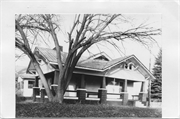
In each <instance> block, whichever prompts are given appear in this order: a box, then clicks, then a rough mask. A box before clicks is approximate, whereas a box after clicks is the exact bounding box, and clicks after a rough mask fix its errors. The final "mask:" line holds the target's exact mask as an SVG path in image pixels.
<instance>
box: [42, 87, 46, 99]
mask: <svg viewBox="0 0 180 119" xmlns="http://www.w3.org/2000/svg"><path fill="white" fill-rule="evenodd" d="M45 92H46V91H45V89H44V88H42V89H41V102H44V98H45Z"/></svg>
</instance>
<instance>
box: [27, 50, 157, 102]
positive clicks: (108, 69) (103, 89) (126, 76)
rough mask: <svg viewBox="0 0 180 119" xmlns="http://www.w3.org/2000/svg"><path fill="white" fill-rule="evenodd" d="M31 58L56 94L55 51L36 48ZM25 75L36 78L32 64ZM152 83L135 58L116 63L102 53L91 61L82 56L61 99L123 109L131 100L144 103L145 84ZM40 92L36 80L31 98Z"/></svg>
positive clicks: (63, 53)
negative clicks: (117, 105) (111, 104)
mask: <svg viewBox="0 0 180 119" xmlns="http://www.w3.org/2000/svg"><path fill="white" fill-rule="evenodd" d="M34 54H35V56H36V58H37V61H38V62H39V64H40V67H41V68H42V71H43V73H44V74H45V77H46V79H47V82H48V85H49V86H50V87H51V89H52V91H53V90H55V89H56V87H57V82H55V80H54V78H55V77H57V76H58V74H59V71H58V69H57V66H58V65H57V59H56V52H55V49H48V48H41V47H36V48H35V50H34ZM61 57H62V62H65V60H66V57H67V53H66V52H63V51H62V56H61ZM27 73H31V74H34V75H37V73H36V70H35V68H34V66H33V64H32V63H31V61H30V63H29V66H28V68H27ZM152 79H154V76H153V75H152V74H151V73H150V71H149V70H148V69H147V68H146V67H145V66H144V65H143V64H142V63H141V62H140V61H139V60H138V58H137V57H136V56H135V55H130V56H125V57H120V58H117V59H111V58H110V57H109V56H108V55H107V54H106V53H103V52H102V53H98V54H96V55H93V56H90V57H84V56H82V57H81V58H80V59H79V61H78V63H77V65H76V67H75V70H74V72H73V76H72V79H71V81H70V84H69V86H68V88H67V90H66V93H65V95H64V98H67V97H69V98H71V97H72V98H73V97H74V98H77V100H79V101H85V100H90V99H97V100H99V101H100V103H105V102H106V101H109V100H119V101H121V102H122V104H123V105H126V104H127V103H128V101H129V100H133V99H136V100H139V101H141V102H146V99H147V98H146V96H147V89H148V80H152ZM43 90H44V88H43V85H42V83H41V80H39V77H36V79H35V85H34V98H36V96H37V95H39V96H40V95H41V96H42V95H44V94H43ZM37 92H40V93H37ZM53 92H54V91H53ZM42 97H43V96H42Z"/></svg>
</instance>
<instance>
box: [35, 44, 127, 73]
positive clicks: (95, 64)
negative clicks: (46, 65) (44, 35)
mask: <svg viewBox="0 0 180 119" xmlns="http://www.w3.org/2000/svg"><path fill="white" fill-rule="evenodd" d="M36 48H37V50H38V51H39V52H40V54H41V55H42V56H43V57H44V58H45V59H47V60H48V61H49V62H52V63H57V58H56V52H55V50H52V49H48V48H40V47H36ZM61 54H62V56H61V57H62V62H63V63H65V60H66V57H67V55H68V53H66V52H61ZM127 57H128V56H126V57H121V58H117V59H112V60H110V61H104V60H97V59H88V57H84V56H81V58H80V59H79V61H78V63H77V65H76V66H78V67H84V68H91V69H97V70H104V69H106V68H108V67H110V66H112V65H115V64H116V63H118V62H120V61H122V60H124V59H125V58H127Z"/></svg>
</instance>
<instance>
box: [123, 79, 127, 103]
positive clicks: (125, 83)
mask: <svg viewBox="0 0 180 119" xmlns="http://www.w3.org/2000/svg"><path fill="white" fill-rule="evenodd" d="M127 102H128V93H127V79H125V80H124V86H123V92H122V103H123V105H126V104H127Z"/></svg>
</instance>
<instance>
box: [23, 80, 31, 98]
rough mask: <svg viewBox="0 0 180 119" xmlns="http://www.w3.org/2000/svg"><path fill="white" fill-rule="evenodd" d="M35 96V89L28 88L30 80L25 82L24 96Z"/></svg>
mask: <svg viewBox="0 0 180 119" xmlns="http://www.w3.org/2000/svg"><path fill="white" fill-rule="evenodd" d="M32 95H33V88H28V80H24V89H23V96H24V97H31V96H32Z"/></svg>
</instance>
